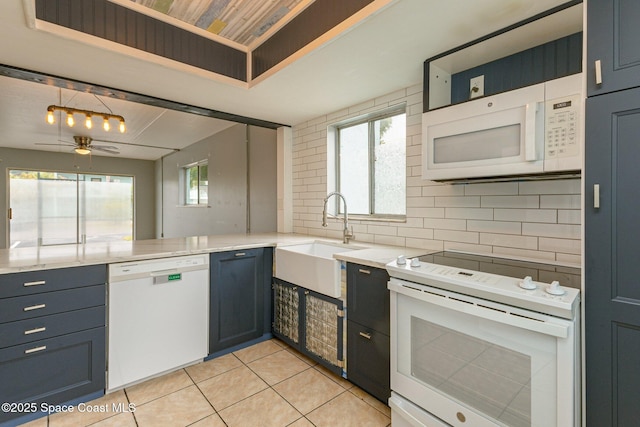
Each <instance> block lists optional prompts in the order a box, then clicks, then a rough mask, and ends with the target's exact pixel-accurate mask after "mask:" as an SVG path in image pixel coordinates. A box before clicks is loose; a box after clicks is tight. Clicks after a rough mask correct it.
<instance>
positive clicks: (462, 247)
mask: <svg viewBox="0 0 640 427" xmlns="http://www.w3.org/2000/svg"><path fill="white" fill-rule="evenodd" d="M491 249H492V247H491V246H487V245H473V244H466V243H461V242H444V250H445V251H461V252H471V253H478V254H490V253H491Z"/></svg>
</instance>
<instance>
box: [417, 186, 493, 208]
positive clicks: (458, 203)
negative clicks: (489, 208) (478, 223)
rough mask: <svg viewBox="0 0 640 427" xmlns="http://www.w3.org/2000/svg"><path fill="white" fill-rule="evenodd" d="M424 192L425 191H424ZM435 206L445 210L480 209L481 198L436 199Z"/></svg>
mask: <svg viewBox="0 0 640 427" xmlns="http://www.w3.org/2000/svg"><path fill="white" fill-rule="evenodd" d="M422 191H423V192H424V189H423V190H422ZM435 205H436V206H438V207H443V208H479V207H480V197H479V196H459V197H436V198H435Z"/></svg>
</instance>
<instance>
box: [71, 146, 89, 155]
mask: <svg viewBox="0 0 640 427" xmlns="http://www.w3.org/2000/svg"><path fill="white" fill-rule="evenodd" d="M74 151H75V152H76V153H78V154H80V155H83V156H85V155H87V154H89V153H91V150H89V149H87V148H81V147H78V148H76V149H75V150H74Z"/></svg>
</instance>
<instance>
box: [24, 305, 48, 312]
mask: <svg viewBox="0 0 640 427" xmlns="http://www.w3.org/2000/svg"><path fill="white" fill-rule="evenodd" d="M46 306H47V305H46V304H36V305H32V306H29V307H25V308H23V309H22V310H23V311H31V310H40V309H41V308H45V307H46Z"/></svg>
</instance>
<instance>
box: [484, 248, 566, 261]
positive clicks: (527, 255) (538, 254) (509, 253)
mask: <svg viewBox="0 0 640 427" xmlns="http://www.w3.org/2000/svg"><path fill="white" fill-rule="evenodd" d="M493 253H494V254H496V255H499V256H503V257H505V258H516V259H518V258H521V259H539V260H541V261H555V258H556V257H555V254H554V253H553V252H542V251H529V250H526V249H516V248H502V247H499V246H494V247H493Z"/></svg>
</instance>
